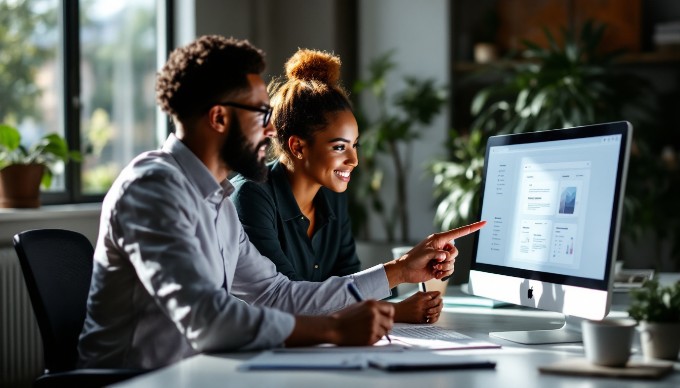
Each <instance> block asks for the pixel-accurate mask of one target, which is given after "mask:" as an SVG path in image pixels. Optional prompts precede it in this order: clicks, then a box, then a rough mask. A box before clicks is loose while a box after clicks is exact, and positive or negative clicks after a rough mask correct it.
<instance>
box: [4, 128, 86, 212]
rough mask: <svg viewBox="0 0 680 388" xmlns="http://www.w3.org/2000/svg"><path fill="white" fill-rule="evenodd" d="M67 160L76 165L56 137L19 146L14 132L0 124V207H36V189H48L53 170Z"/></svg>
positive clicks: (74, 153)
mask: <svg viewBox="0 0 680 388" xmlns="http://www.w3.org/2000/svg"><path fill="white" fill-rule="evenodd" d="M69 160H75V161H80V160H81V155H80V153H79V152H78V151H70V150H69V149H68V145H67V144H66V141H65V140H64V138H63V137H61V136H59V135H57V134H56V133H50V134H47V135H45V136H43V137H42V138H41V139H40V141H38V142H37V143H36V144H33V145H32V146H30V147H26V146H24V145H22V144H21V133H20V132H19V130H18V129H16V128H14V127H12V126H10V125H6V124H0V207H3V208H31V207H39V206H40V185H41V183H42V186H43V187H45V188H49V187H50V186H51V185H52V175H53V169H54V168H55V167H56V166H57V165H58V164H59V163H66V162H68V161H69Z"/></svg>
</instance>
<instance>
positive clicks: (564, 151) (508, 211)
mask: <svg viewBox="0 0 680 388" xmlns="http://www.w3.org/2000/svg"><path fill="white" fill-rule="evenodd" d="M620 142H621V136H620V135H611V136H598V137H592V138H586V139H573V140H559V141H552V142H544V143H535V144H518V145H504V146H497V147H492V148H491V149H490V151H489V157H488V160H487V163H488V167H487V176H486V179H487V181H486V185H485V190H484V191H485V192H484V210H483V214H482V219H486V220H488V221H490V223H491V225H490V226H491V227H490V228H489V227H487V228H485V229H484V230H483V231H482V233H481V234H480V240H479V252H480V253H483V254H479V255H478V261H479V262H480V263H486V264H494V265H503V266H507V267H514V268H520V269H527V270H535V271H542V272H551V273H557V274H564V275H572V276H580V277H587V278H593V279H602V278H603V276H604V273H603V268H604V266H603V265H602V261H601V260H606V249H607V243H608V241H607V240H606V239H603V238H602V237H601V236H607V235H608V233H605V232H607V231H608V230H609V228H610V226H611V225H610V222H611V214H612V206H613V203H614V195H613V192H614V187H615V184H616V171H617V169H616V168H615V167H616V164H617V163H618V156H619V155H618V154H619V148H620Z"/></svg>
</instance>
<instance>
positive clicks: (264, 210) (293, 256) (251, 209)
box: [231, 162, 361, 281]
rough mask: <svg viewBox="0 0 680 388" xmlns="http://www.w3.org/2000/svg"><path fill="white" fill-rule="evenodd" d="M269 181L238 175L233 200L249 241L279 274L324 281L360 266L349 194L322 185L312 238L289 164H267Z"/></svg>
mask: <svg viewBox="0 0 680 388" xmlns="http://www.w3.org/2000/svg"><path fill="white" fill-rule="evenodd" d="M268 168H269V174H268V179H267V182H264V183H255V182H252V181H249V180H246V179H245V178H243V177H242V176H240V175H237V176H236V177H234V178H233V179H232V180H231V183H232V184H233V185H234V187H235V188H236V191H234V193H233V194H232V195H231V198H232V200H233V202H234V205H235V206H236V211H237V212H238V215H239V218H240V219H241V223H242V224H243V228H244V229H245V231H246V233H247V234H248V238H249V239H250V241H251V242H252V243H253V244H254V245H255V247H257V249H258V250H259V251H260V253H262V254H263V255H264V256H266V257H268V258H269V259H270V260H271V261H272V262H274V264H276V268H277V269H278V271H279V272H281V273H282V274H284V275H286V276H287V277H288V278H290V279H292V280H309V281H323V280H325V279H327V278H328V277H330V276H344V275H349V274H353V273H355V272H358V271H359V270H360V267H361V265H360V262H359V259H358V258H357V255H356V248H355V244H354V237H352V228H351V224H350V219H349V215H348V210H347V197H346V195H345V194H343V193H335V192H333V191H331V190H328V189H327V188H325V187H322V188H321V189H320V190H319V192H318V194H317V195H316V197H314V205H315V208H316V230H315V231H314V234H313V235H312V238H311V239H310V238H309V237H308V236H307V228H308V226H309V220H308V219H307V218H306V217H305V216H304V215H303V214H302V211H301V210H300V208H299V207H298V205H297V202H296V201H295V197H293V192H292V190H291V188H290V183H289V182H288V178H287V177H286V171H285V167H284V166H283V165H282V164H280V163H279V162H274V163H272V164H271V165H269V166H268Z"/></svg>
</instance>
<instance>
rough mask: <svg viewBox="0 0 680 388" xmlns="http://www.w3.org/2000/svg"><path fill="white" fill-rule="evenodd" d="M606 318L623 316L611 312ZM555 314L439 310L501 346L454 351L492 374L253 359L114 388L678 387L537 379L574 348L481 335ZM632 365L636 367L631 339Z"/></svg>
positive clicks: (545, 323)
mask: <svg viewBox="0 0 680 388" xmlns="http://www.w3.org/2000/svg"><path fill="white" fill-rule="evenodd" d="M612 310H613V315H617V314H622V315H624V314H625V313H623V312H622V311H617V310H623V309H620V308H618V309H617V307H616V306H614V307H613V309H612ZM563 322H564V318H563V316H562V315H560V314H557V313H551V312H545V311H538V310H532V309H523V308H515V307H505V308H497V309H489V308H483V307H447V308H445V310H444V313H443V314H442V318H441V320H440V321H439V322H438V323H437V325H439V326H442V327H447V328H450V329H454V330H456V331H459V332H461V333H464V334H467V335H470V336H472V337H475V338H480V339H484V340H487V341H491V342H494V343H497V344H500V345H502V346H503V348H501V349H484V350H457V351H455V352H456V354H461V355H463V354H474V355H482V356H484V357H485V358H488V359H489V360H493V361H495V362H496V363H497V364H496V369H495V370H457V371H432V372H408V373H394V372H392V373H390V372H383V371H380V370H375V369H366V370H362V371H257V372H254V371H241V370H238V366H239V365H240V364H242V363H243V361H244V360H247V359H249V358H250V357H252V356H253V355H255V354H257V353H231V354H222V355H198V356H195V357H192V358H188V359H186V360H184V361H182V362H180V363H177V364H175V365H172V366H169V367H167V368H163V369H160V370H158V371H155V372H151V373H149V374H147V375H143V376H140V377H137V378H135V379H132V380H129V381H126V382H124V383H121V384H120V385H119V386H120V387H145V388H146V387H162V388H171V387H187V386H195V387H213V386H214V387H225V386H228V387H249V388H250V387H313V388H331V387H342V388H355V387H360V386H370V387H375V388H378V387H386V388H387V387H389V388H394V387H409V388H414V387H422V388H425V387H427V388H431V387H446V386H454V385H455V386H460V387H501V386H512V387H521V388H533V387H550V388H559V387H579V388H584V387H594V388H599V387H612V388H614V387H616V388H619V387H649V386H654V387H676V388H677V387H680V362H676V363H675V371H674V372H673V373H672V374H671V375H669V376H666V377H665V378H662V379H660V380H655V381H648V380H623V379H614V378H602V377H580V376H559V375H551V374H541V373H540V372H539V371H538V369H537V368H538V367H539V366H542V365H548V364H551V363H553V362H556V361H559V360H564V359H567V358H577V357H583V356H584V354H583V346H582V344H580V343H578V344H560V345H520V344H515V343H512V342H508V341H504V340H500V339H495V338H489V335H488V332H489V331H511V330H540V329H554V328H558V327H561V326H562V324H563ZM633 351H634V353H633V356H632V359H633V360H641V359H642V358H641V355H640V346H639V339H638V338H636V339H635V345H634V349H633Z"/></svg>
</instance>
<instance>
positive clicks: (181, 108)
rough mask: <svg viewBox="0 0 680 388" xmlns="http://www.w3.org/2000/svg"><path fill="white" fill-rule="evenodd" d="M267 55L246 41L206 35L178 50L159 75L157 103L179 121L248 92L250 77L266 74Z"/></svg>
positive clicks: (173, 53)
mask: <svg viewBox="0 0 680 388" xmlns="http://www.w3.org/2000/svg"><path fill="white" fill-rule="evenodd" d="M264 67H265V62H264V53H263V52H262V51H261V50H260V49H258V48H256V47H254V46H253V45H251V44H250V42H248V41H247V40H238V39H234V38H226V37H223V36H219V35H206V36H202V37H200V38H198V39H197V40H195V41H194V42H192V43H190V44H188V45H187V46H184V47H180V48H177V49H175V50H174V51H173V52H172V53H171V54H170V57H169V58H168V61H167V62H166V63H165V66H163V69H162V70H161V71H160V72H159V73H158V77H157V80H156V101H157V103H158V105H159V106H160V107H161V109H162V110H163V111H164V112H166V113H168V114H169V115H171V116H174V117H176V118H178V119H180V120H182V119H186V118H190V117H195V116H196V115H198V114H200V113H201V112H202V111H204V110H206V109H208V108H210V106H211V104H214V103H216V102H218V101H220V99H222V98H225V97H229V96H231V95H234V94H236V93H239V92H242V91H247V90H248V87H249V83H248V79H247V78H246V75H247V74H260V73H262V71H264Z"/></svg>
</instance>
